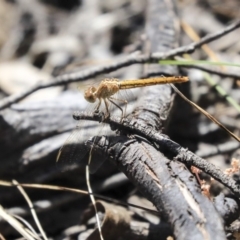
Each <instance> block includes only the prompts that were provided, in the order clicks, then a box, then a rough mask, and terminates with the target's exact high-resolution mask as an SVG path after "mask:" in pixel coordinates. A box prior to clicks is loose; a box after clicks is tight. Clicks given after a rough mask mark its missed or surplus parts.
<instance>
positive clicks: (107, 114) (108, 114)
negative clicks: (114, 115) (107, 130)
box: [103, 98, 110, 119]
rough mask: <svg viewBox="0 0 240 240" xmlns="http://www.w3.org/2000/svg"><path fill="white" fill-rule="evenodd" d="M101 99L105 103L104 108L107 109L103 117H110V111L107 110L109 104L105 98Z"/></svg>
mask: <svg viewBox="0 0 240 240" xmlns="http://www.w3.org/2000/svg"><path fill="white" fill-rule="evenodd" d="M103 101H104V104H105V107H106V110H107V111H106V115H105V119H106V118H109V117H110V112H109V108H108V107H109V105H108V102H107V100H106V98H104V99H103Z"/></svg>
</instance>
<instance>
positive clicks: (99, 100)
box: [95, 98, 102, 112]
mask: <svg viewBox="0 0 240 240" xmlns="http://www.w3.org/2000/svg"><path fill="white" fill-rule="evenodd" d="M101 103H102V99H101V98H98V105H97V107H96V109H95V112H98V111H99V108H100V106H101Z"/></svg>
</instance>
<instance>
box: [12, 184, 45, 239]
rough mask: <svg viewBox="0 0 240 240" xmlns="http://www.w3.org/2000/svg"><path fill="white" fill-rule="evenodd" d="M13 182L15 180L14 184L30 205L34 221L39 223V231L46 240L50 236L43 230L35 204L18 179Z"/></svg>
mask: <svg viewBox="0 0 240 240" xmlns="http://www.w3.org/2000/svg"><path fill="white" fill-rule="evenodd" d="M12 182H13V184H14V185H15V186H16V187H17V189H18V190H19V191H20V193H21V194H22V195H23V197H24V198H25V200H26V201H27V204H28V206H29V208H30V211H31V213H32V216H33V219H34V221H35V223H36V225H37V227H38V230H39V232H40V233H41V235H42V237H43V238H44V239H45V240H47V239H48V238H47V236H46V234H45V232H44V231H43V228H42V226H41V223H40V222H39V219H38V217H37V214H36V212H35V210H34V206H33V204H32V201H31V200H30V198H29V197H28V195H27V193H26V192H25V191H24V189H23V188H22V186H20V185H19V183H18V182H17V181H16V180H13V181H12Z"/></svg>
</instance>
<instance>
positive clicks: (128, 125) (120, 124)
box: [73, 112, 240, 197]
mask: <svg viewBox="0 0 240 240" xmlns="http://www.w3.org/2000/svg"><path fill="white" fill-rule="evenodd" d="M73 117H74V119H75V120H80V119H86V120H93V121H101V120H102V117H101V115H97V114H92V113H79V112H76V113H74V115H73ZM104 122H105V123H109V124H111V126H112V128H113V129H121V130H124V131H127V132H128V133H129V134H130V133H131V134H138V135H140V136H142V137H144V138H146V139H148V140H149V141H151V142H153V143H156V144H158V145H159V146H158V147H159V149H165V150H167V151H169V152H171V153H172V154H173V155H174V157H175V160H178V161H180V162H182V163H184V164H187V165H188V166H192V165H193V166H195V167H197V168H199V169H201V170H202V171H204V172H205V173H207V174H209V175H210V176H211V177H213V178H214V179H216V180H217V181H219V182H220V183H222V184H223V185H225V186H226V187H228V188H229V189H230V190H231V191H232V192H233V193H234V194H235V195H236V196H237V197H240V186H239V185H238V184H237V182H236V181H235V180H234V179H232V178H230V177H229V176H227V175H226V174H224V173H223V172H222V171H221V170H220V169H218V168H216V166H215V165H213V164H211V163H209V162H207V161H206V160H204V159H203V158H201V157H199V156H197V155H195V154H194V153H192V152H191V151H189V150H187V149H185V148H183V147H182V146H181V145H179V144H178V143H176V142H174V141H172V140H171V139H169V138H168V137H167V136H166V135H164V134H162V133H159V132H156V131H155V130H154V129H153V128H149V127H146V126H144V125H143V124H142V123H141V122H140V121H133V120H129V119H124V120H122V121H121V119H120V118H118V117H112V116H111V117H110V118H109V119H105V120H104Z"/></svg>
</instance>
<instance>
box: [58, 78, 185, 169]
mask: <svg viewBox="0 0 240 240" xmlns="http://www.w3.org/2000/svg"><path fill="white" fill-rule="evenodd" d="M188 80H189V79H188V77H182V76H176V77H175V76H173V77H156V78H155V77H154V78H147V79H136V80H123V81H119V80H118V79H116V78H112V79H104V80H102V81H101V82H100V84H99V85H98V86H97V87H95V86H90V87H89V88H88V89H86V90H85V92H84V98H85V99H86V100H87V101H88V102H90V103H95V102H96V101H98V103H97V106H96V108H95V111H99V109H100V106H101V104H102V102H103V103H104V105H105V108H106V115H105V117H109V116H110V111H109V105H110V104H113V105H115V106H116V107H117V108H119V109H120V111H121V112H122V118H123V117H124V115H125V111H126V105H127V101H126V100H123V99H118V98H115V97H114V95H115V94H116V93H118V92H119V91H120V90H126V89H131V88H138V87H146V86H153V85H158V84H168V83H183V82H187V81H188ZM116 101H119V102H122V103H124V104H125V111H123V110H122V108H121V107H120V106H119V105H118V104H117V103H116ZM81 128H82V125H81V124H80V125H78V126H77V127H76V129H75V130H73V132H72V133H71V135H70V136H69V137H68V138H67V140H66V142H65V143H64V145H63V146H62V147H61V148H60V150H59V152H58V155H57V162H62V163H63V162H73V163H74V162H78V163H81V162H83V161H82V159H83V158H86V155H87V154H88V152H87V150H86V146H84V143H83V139H82V138H83V135H84V134H82V132H83V131H84V130H82V129H81ZM84 163H87V161H86V160H85V161H84ZM81 164H82V163H81ZM101 164H102V163H101V162H100V161H98V163H97V166H96V167H92V170H91V168H90V170H91V172H92V173H93V172H95V171H96V170H97V169H98V168H99V167H100V165H101Z"/></svg>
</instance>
